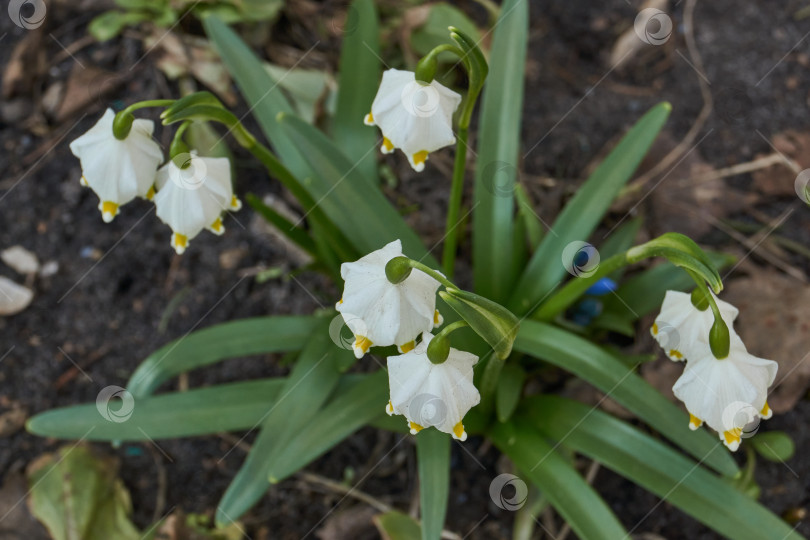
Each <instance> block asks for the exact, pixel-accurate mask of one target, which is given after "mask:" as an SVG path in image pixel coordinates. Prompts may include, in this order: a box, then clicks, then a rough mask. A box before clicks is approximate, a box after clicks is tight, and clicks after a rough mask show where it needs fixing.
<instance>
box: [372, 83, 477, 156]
mask: <svg viewBox="0 0 810 540" xmlns="http://www.w3.org/2000/svg"><path fill="white" fill-rule="evenodd" d="M460 103H461V96H460V95H459V94H457V93H456V92H453V91H452V90H450V89H449V88H447V87H446V86H443V85H442V84H440V83H439V82H438V81H436V80H434V81H433V82H431V83H429V84H426V83H422V82H420V81H417V80H416V76H415V74H414V73H413V72H412V71H400V70H398V69H389V70H387V71H386V72H385V73H383V77H382V82H381V83H380V89H379V90H377V96H376V97H375V98H374V102H373V103H372V104H371V112H370V113H369V114H367V115H366V117H365V123H366V125H369V126H374V125H376V126H379V127H380V131H382V134H383V144H382V147H381V148H380V150H382V152H383V153H384V154H390V153H391V152H393V151H394V149H395V148H400V149H402V151H403V152H404V153H405V155H406V156H408V161H410V163H411V167H413V168H414V170H415V171H417V172H419V171H422V170H424V168H425V160H427V158H428V154H429V153H430V152H433V151H434V150H438V149H439V148H444V147H445V146H449V145H451V144H453V143H455V142H456V137H455V135H453V113H454V112H455V110H456V109H457V108H458V106H459V104H460Z"/></svg>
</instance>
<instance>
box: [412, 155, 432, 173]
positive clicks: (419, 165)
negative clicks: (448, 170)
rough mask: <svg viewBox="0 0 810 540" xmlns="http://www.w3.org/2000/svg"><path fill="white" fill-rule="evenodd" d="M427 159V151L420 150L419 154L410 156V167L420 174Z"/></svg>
mask: <svg viewBox="0 0 810 540" xmlns="http://www.w3.org/2000/svg"><path fill="white" fill-rule="evenodd" d="M427 158H428V151H427V150H420V151H419V152H417V153H415V154H414V155H412V156H411V165H412V166H413V169H414V170H415V171H416V172H422V171H424V170H425V161H427Z"/></svg>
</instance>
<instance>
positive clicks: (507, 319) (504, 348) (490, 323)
mask: <svg viewBox="0 0 810 540" xmlns="http://www.w3.org/2000/svg"><path fill="white" fill-rule="evenodd" d="M439 296H440V297H441V299H442V300H444V301H445V302H446V303H447V305H448V306H450V307H451V308H453V310H454V311H455V312H456V313H458V314H459V315H460V316H461V318H462V319H464V320H465V321H467V324H469V325H470V328H472V329H473V330H474V331H475V333H476V334H478V335H479V336H481V338H483V339H484V341H486V342H487V343H488V344H489V346H490V347H492V349H493V350H494V351H495V354H497V355H498V357H499V358H501V359H505V358H506V357H507V356H509V353H511V352H512V343H513V342H514V341H515V336H517V332H518V328H519V327H520V321H518V319H517V317H515V316H514V315H513V314H512V313H511V312H510V311H509V310H508V309H506V308H505V307H503V306H502V305H500V304H498V303H496V302H493V301H492V300H489V299H488V298H484V297H483V296H479V295H477V294H475V293H471V292H468V291H462V290H459V289H450V288H448V289H446V290H444V291H439Z"/></svg>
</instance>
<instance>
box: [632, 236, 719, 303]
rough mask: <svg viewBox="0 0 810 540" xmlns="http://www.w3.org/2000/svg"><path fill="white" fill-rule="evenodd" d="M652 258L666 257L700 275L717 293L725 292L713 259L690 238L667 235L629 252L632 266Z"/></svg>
mask: <svg viewBox="0 0 810 540" xmlns="http://www.w3.org/2000/svg"><path fill="white" fill-rule="evenodd" d="M650 257H666V259H667V260H668V261H669V262H671V263H672V264H674V265H675V266H678V267H680V268H683V269H685V270H691V271H692V272H695V273H696V274H698V275H700V276H701V277H702V278H703V279H705V280H706V282H707V283H708V284H709V286H710V287H711V288H712V289H713V290H714V292H715V293H719V292H720V291H722V290H723V280H722V279H721V278H720V273H719V272H718V271H717V269H716V268H715V267H714V266H713V265H712V261H711V259H709V256H708V255H706V253H705V252H704V251H703V250H702V249H700V247H699V246H698V245H697V244H696V243H695V242H694V240H692V239H691V238H689V237H688V236H685V235H683V234H680V233H673V232H670V233H665V234H662V235H661V236H659V237H658V238H653V239H652V240H650V241H649V242H645V243H643V244H641V245H640V246H636V247H634V248H631V249H630V250H628V251H627V260H628V261H629V262H630V263H631V264H632V263H635V262H638V261H640V260H642V259H646V258H650Z"/></svg>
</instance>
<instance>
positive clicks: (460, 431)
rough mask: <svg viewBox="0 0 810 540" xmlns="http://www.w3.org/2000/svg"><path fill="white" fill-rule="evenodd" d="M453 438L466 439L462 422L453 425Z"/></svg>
mask: <svg viewBox="0 0 810 540" xmlns="http://www.w3.org/2000/svg"><path fill="white" fill-rule="evenodd" d="M453 438H454V439H458V440H459V441H466V440H467V432H466V431H464V424H462V423H461V422H459V423H458V424H456V425H455V426H453Z"/></svg>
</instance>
